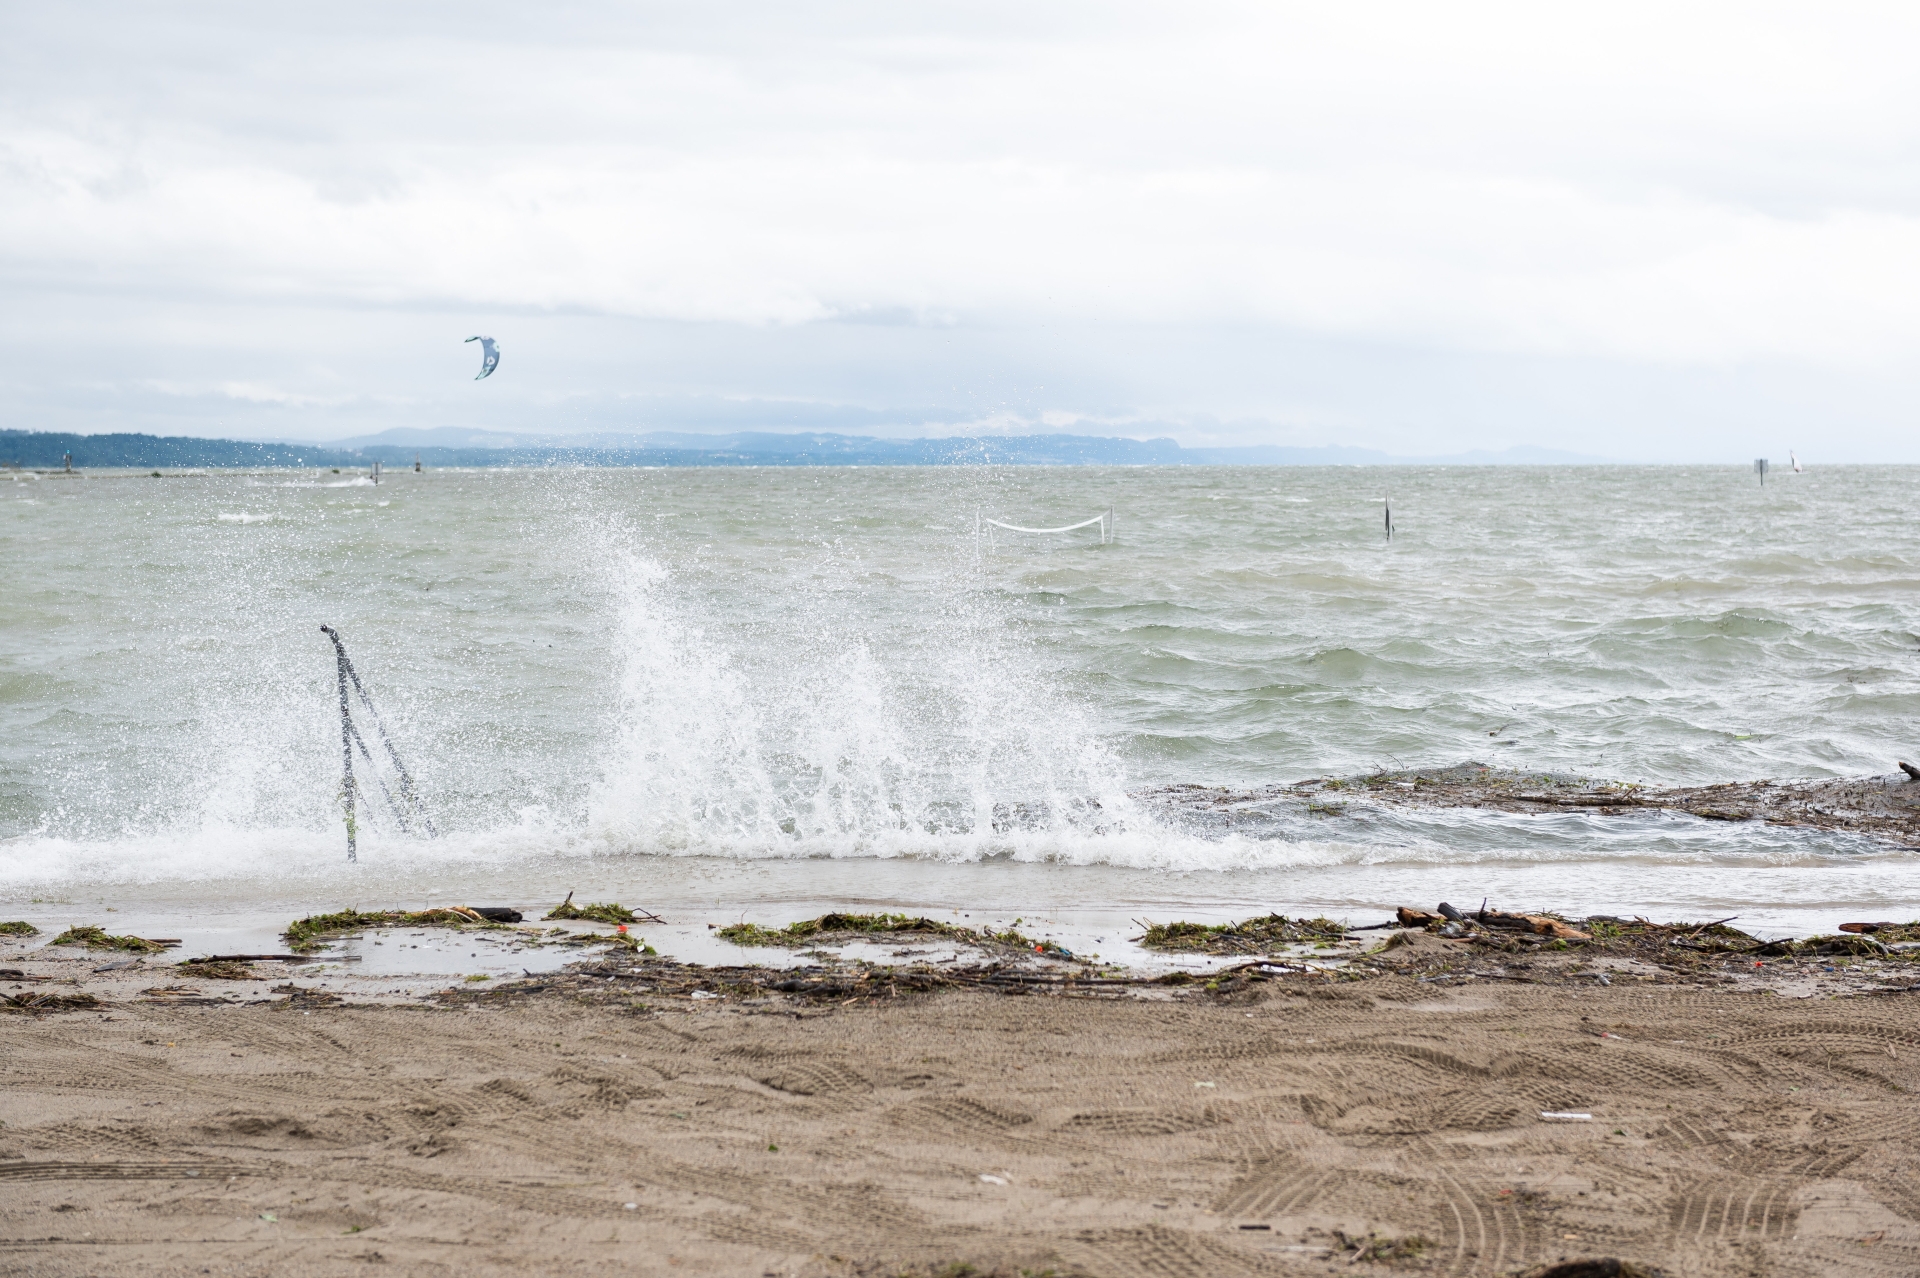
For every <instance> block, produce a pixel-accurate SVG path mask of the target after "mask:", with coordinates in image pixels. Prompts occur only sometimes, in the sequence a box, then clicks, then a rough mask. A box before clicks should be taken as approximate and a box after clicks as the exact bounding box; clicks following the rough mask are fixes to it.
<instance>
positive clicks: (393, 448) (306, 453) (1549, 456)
mask: <svg viewBox="0 0 1920 1278" xmlns="http://www.w3.org/2000/svg"><path fill="white" fill-rule="evenodd" d="M410 434H416V435H418V436H422V437H427V438H448V437H455V438H471V437H472V435H473V433H472V432H462V431H457V430H445V431H439V430H436V431H420V432H402V431H389V432H387V433H386V436H389V437H390V436H396V435H398V436H403V438H401V439H389V438H387V437H383V436H373V437H369V438H367V439H364V440H348V441H345V442H344V444H342V445H335V446H332V447H327V446H323V445H318V444H314V445H308V444H287V443H263V442H259V441H253V440H238V439H216V438H199V437H193V436H184V435H180V436H176V435H143V434H107V435H80V434H74V433H71V432H59V431H17V430H5V431H0V466H5V467H7V468H10V469H20V470H41V471H53V470H60V471H64V469H65V467H66V465H67V459H68V458H69V457H71V459H72V465H73V467H74V468H75V469H76V470H113V469H128V470H150V469H152V468H154V467H160V468H162V469H165V468H168V467H172V468H174V469H190V470H197V469H207V470H235V469H245V468H263V467H267V468H278V469H287V468H299V467H316V466H317V467H333V466H340V467H343V468H344V467H348V466H352V467H361V466H370V465H372V464H373V463H374V462H376V461H377V462H379V463H380V464H381V465H382V466H383V467H385V468H388V469H392V470H398V469H400V468H401V467H403V466H411V465H413V463H414V461H415V459H416V458H417V459H418V460H419V461H420V462H421V464H422V465H425V466H436V467H450V466H480V467H553V466H591V467H598V466H634V467H639V466H645V467H663V466H665V467H680V466H710V467H711V466H978V465H988V466H1610V465H1623V464H1628V465H1630V464H1633V463H1621V462H1614V461H1609V460H1607V459H1605V458H1599V457H1584V456H1581V455H1579V454H1576V453H1566V452H1560V451H1557V450H1553V449H1543V448H1509V449H1507V450H1505V451H1504V452H1498V453H1495V452H1485V451H1481V452H1469V453H1459V454H1452V455H1448V456H1436V457H1399V456H1395V455H1393V454H1391V453H1383V452H1378V451H1376V450H1374V449H1367V448H1346V447H1324V448H1282V447H1277V446H1261V447H1252V448H1184V447H1182V446H1181V445H1180V444H1178V443H1176V442H1174V441H1173V440H1171V439H1148V440H1138V439H1118V438H1107V437H1101V436H1094V435H1009V436H988V437H971V436H952V437H947V438H940V439H878V438H873V437H869V436H859V435H830V434H811V433H810V434H774V433H745V434H733V435H716V436H712V437H711V443H710V444H709V443H707V441H706V438H705V437H699V436H687V435H671V436H645V435H642V436H634V437H631V442H613V441H611V440H608V441H606V442H599V441H598V440H596V441H595V442H580V441H578V440H572V441H570V440H569V439H568V438H567V437H561V438H559V439H556V440H555V441H554V442H553V443H550V444H549V443H539V444H523V443H521V442H519V440H517V439H515V438H514V437H512V436H504V435H503V436H498V437H497V438H498V439H500V440H508V441H512V442H509V443H491V442H489V443H462V444H448V443H426V442H409V441H408V440H407V439H405V438H404V436H406V435H410ZM696 440H698V441H699V442H698V443H696V442H694V441H696Z"/></svg>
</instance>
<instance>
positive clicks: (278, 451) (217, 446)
mask: <svg viewBox="0 0 1920 1278" xmlns="http://www.w3.org/2000/svg"><path fill="white" fill-rule="evenodd" d="M69 453H71V454H72V455H73V465H74V468H75V469H76V470H117V469H122V468H127V467H131V468H135V469H145V468H147V467H154V466H158V467H167V468H173V469H188V470H200V469H206V468H214V467H219V468H226V467H260V466H361V465H364V464H365V461H364V460H363V459H362V458H361V457H360V455H359V454H358V453H354V452H351V451H347V450H341V449H329V448H319V447H316V446H314V445H311V444H260V443H252V442H249V441H247V440H239V439H191V438H188V437H186V436H180V435H65V434H55V433H53V432H49V431H27V430H0V465H6V466H21V467H26V468H28V469H31V470H58V469H60V467H61V466H62V465H63V464H64V461H63V459H64V457H65V455H66V454H69Z"/></svg>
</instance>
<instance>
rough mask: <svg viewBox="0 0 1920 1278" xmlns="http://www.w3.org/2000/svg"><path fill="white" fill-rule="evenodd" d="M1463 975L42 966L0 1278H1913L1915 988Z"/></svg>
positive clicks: (20, 1019) (1411, 962) (1527, 972)
mask: <svg viewBox="0 0 1920 1278" xmlns="http://www.w3.org/2000/svg"><path fill="white" fill-rule="evenodd" d="M1396 935H1398V934H1396ZM1448 946H1449V943H1448V942H1446V941H1443V940H1442V939H1440V938H1437V937H1435V936H1433V935H1432V934H1430V933H1425V932H1407V933H1405V934H1404V939H1403V940H1402V941H1401V943H1399V944H1397V945H1395V946H1394V947H1393V948H1392V949H1390V950H1387V951H1383V953H1385V954H1387V955H1390V956H1393V957H1394V959H1395V962H1396V963H1397V964H1398V966H1392V967H1389V966H1376V968H1375V969H1373V970H1372V971H1371V972H1370V974H1369V975H1367V976H1366V978H1365V979H1332V978H1331V977H1330V976H1329V975H1328V974H1326V973H1293V972H1286V971H1278V970H1276V971H1275V972H1274V973H1273V974H1272V975H1270V976H1268V977H1266V978H1265V979H1260V980H1238V979H1230V980H1223V981H1217V982H1213V983H1211V987H1209V985H1208V984H1202V983H1198V982H1194V983H1188V984H1160V985H1148V984H1135V985H1131V986H1100V985H1097V984H1085V985H1083V986H1081V987H1079V988H1078V989H1073V990H1070V989H1066V988H1065V987H1062V986H1060V985H1058V984H1057V983H1056V984H1055V985H1054V986H1051V987H1044V986H1036V987H1034V989H1033V992H1029V993H1024V994H1022V993H1019V992H1018V990H1019V987H1018V986H1017V985H1006V986H1002V987H998V988H997V989H989V988H982V987H976V988H935V989H933V990H931V991H930V992H921V993H916V992H915V991H914V990H913V989H912V988H911V987H910V985H908V984H903V983H899V982H893V983H892V984H891V986H890V987H882V986H880V985H878V984H875V983H873V982H871V981H869V982H866V983H865V984H864V985H856V986H855V987H854V988H853V989H852V992H851V993H848V994H846V996H845V997H840V996H839V993H838V992H836V993H835V994H834V995H833V996H831V997H827V996H823V994H822V993H821V991H819V990H815V991H813V992H812V993H811V994H808V993H791V992H788V993H782V992H779V991H777V990H773V989H771V988H760V989H748V988H746V987H744V986H741V985H739V984H737V983H733V984H730V983H729V979H730V978H729V979H721V978H718V977H715V976H714V975H713V970H712V969H701V968H694V967H690V966H687V965H681V964H675V963H672V962H671V961H670V960H664V959H654V958H646V957H642V956H637V955H619V956H618V957H616V958H600V959H589V960H584V961H582V962H579V963H576V964H574V965H573V966H572V967H571V968H570V969H569V970H568V971H567V972H565V973H562V974H559V975H557V976H550V977H544V978H540V979H529V980H527V981H524V982H521V983H520V984H519V986H518V987H517V988H513V987H497V988H488V989H484V990H476V989H473V988H456V989H449V990H445V991H442V992H441V993H440V994H439V995H438V996H436V997H433V998H430V999H425V1000H420V999H393V998H386V999H385V1000H384V1001H383V1000H380V999H377V998H376V991H375V990H373V989H372V988H371V985H372V982H371V981H368V982H365V983H366V984H367V985H368V986H369V988H368V989H366V990H362V991H356V989H355V988H354V986H355V982H354V981H353V980H352V979H351V978H337V979H333V980H330V981H329V982H328V983H327V988H326V989H321V988H320V987H319V985H318V984H317V983H316V982H314V981H311V980H307V979H301V978H294V979H291V980H289V979H286V978H285V977H284V976H283V975H281V974H275V975H272V976H268V977H267V978H266V979H259V980H251V981H242V980H214V979H182V978H180V977H178V976H177V975H174V973H177V972H178V970H179V969H177V968H169V967H168V965H167V964H165V963H142V964H141V965H140V966H137V967H131V968H122V969H119V970H115V971H108V972H96V971H95V970H94V969H95V968H98V967H101V966H104V964H103V962H102V960H101V959H99V958H97V957H94V956H92V955H90V954H87V953H86V952H83V951H75V950H73V949H71V948H64V949H41V950H36V951H33V952H32V954H31V955H30V956H28V957H9V958H8V959H7V962H9V963H14V964H17V965H18V966H16V967H12V968H9V969H7V970H8V971H11V972H14V973H17V974H18V975H19V977H20V978H21V979H17V980H3V979H0V985H4V988H5V990H6V992H8V994H9V997H12V998H16V999H20V1000H28V999H31V998H36V997H37V998H41V999H43V1000H44V999H46V998H50V997H51V998H61V999H65V998H72V997H75V996H76V995H79V994H82V993H84V994H87V995H90V996H92V997H93V998H94V999H96V1000H97V1003H96V1004H95V1005H94V1006H90V1007H83V1008H78V1009H74V1010H64V1011H62V1010H53V1009H54V1008H55V1007H57V1006H58V1005H57V1004H49V1005H48V1006H47V1008H46V1010H41V1011H29V1010H16V1011H15V1013H14V1014H13V1015H10V1016H7V1017H5V1018H4V1019H0V1026H3V1027H4V1031H5V1032H4V1035H0V1045H3V1046H0V1053H3V1059H4V1069H5V1080H6V1086H5V1087H4V1088H3V1089H0V1120H3V1121H4V1123H5V1126H4V1128H0V1183H4V1184H5V1186H6V1191H5V1193H3V1194H0V1219H3V1220H4V1238H5V1241H4V1243H3V1244H0V1272H4V1273H8V1274H36V1275H39V1274H44V1275H68V1274H71V1275H82V1274H86V1275H117V1274H141V1275H159V1274H182V1275H192V1274H215V1275H219V1274H232V1275H242V1274H247V1275H251V1274H273V1275H305V1274H316V1275H318V1274H368V1273H382V1272H389V1273H410V1274H411V1273H420V1274H433V1273H442V1272H445V1273H453V1272H459V1273H463V1274H526V1273H535V1272H537V1273H568V1272H576V1271H580V1272H585V1271H589V1270H592V1271H600V1272H617V1273H636V1274H695V1273H712V1274H728V1275H733V1274H753V1275H782V1276H786V1275H809V1276H812V1275H819V1276H822V1278H824V1276H826V1275H849V1276H852V1275H858V1276H860V1278H877V1276H880V1275H886V1276H888V1278H892V1276H894V1275H915V1276H921V1278H930V1276H933V1275H949V1276H953V1275H964V1274H974V1273H977V1274H996V1273H997V1274H1006V1275H1013V1274H1044V1273H1049V1272H1050V1273H1053V1274H1057V1275H1069V1274H1085V1275H1115V1276H1133V1275H1140V1276H1142V1278H1145V1276H1147V1275H1195V1276H1196V1278H1197V1276H1198V1275H1222V1274H1249V1275H1252V1274H1294V1273H1300V1274H1305V1273H1328V1272H1343V1273H1352V1272H1378V1273H1387V1272H1419V1273H1435V1274H1471V1275H1483V1274H1484V1275H1512V1274H1520V1273H1528V1272H1534V1271H1536V1270H1538V1269H1539V1268H1540V1267H1541V1266H1552V1265H1554V1264H1558V1263H1561V1262H1563V1261H1574V1260H1596V1259H1600V1260H1605V1259H1612V1260H1619V1261H1622V1262H1625V1263H1626V1264H1627V1265H1629V1266H1638V1267H1639V1270H1640V1271H1642V1272H1648V1273H1653V1272H1664V1273H1667V1274H1671V1275H1680V1274H1688V1275H1723V1274H1724V1275H1776V1274H1777V1275H1788V1274H1793V1275H1806V1274H1863V1275H1864V1274H1876V1275H1877V1274H1884V1275H1898V1274H1912V1273H1915V1272H1920V1168H1917V1167H1916V1159H1915V1157H1914V1154H1913V1150H1914V1148H1915V1139H1916V1136H1920V1116H1917V1115H1920V1111H1916V1109H1915V1106H1914V1104H1913V1101H1912V1091H1913V1089H1914V1088H1916V1087H1920V995H1916V994H1914V993H1911V992H1878V991H1883V990H1884V991H1894V990H1900V989H1902V988H1903V987H1902V986H1899V985H1895V984H1890V983H1889V981H1888V978H1886V977H1885V976H1882V977H1880V978H1878V983H1876V982H1875V981H1872V980H1865V981H1863V980H1862V978H1861V977H1860V976H1859V974H1858V973H1857V972H1855V973H1853V974H1851V975H1850V974H1849V973H1847V972H1845V971H1838V970H1836V971H1833V972H1829V971H1827V970H1826V969H1827V968H1828V967H1830V966H1832V965H1831V964H1819V963H1816V964H1812V965H1809V964H1799V965H1798V966H1797V967H1796V965H1793V964H1780V965H1777V966H1778V969H1779V970H1778V971H1775V970H1774V969H1773V968H1769V969H1767V970H1765V971H1763V972H1762V973H1761V974H1760V975H1759V976H1758V977H1743V978H1741V979H1739V980H1736V979H1735V978H1733V977H1731V976H1728V975H1726V974H1724V973H1719V974H1714V973H1707V972H1691V973H1690V972H1688V971H1685V970H1670V969H1662V968H1654V967H1651V966H1649V967H1646V969H1645V970H1644V971H1638V970H1632V967H1631V964H1627V965H1625V966H1622V965H1616V966H1615V967H1613V968H1612V969H1611V970H1612V971H1613V977H1614V979H1612V980H1611V981H1610V982H1609V983H1607V984H1600V983H1598V982H1597V980H1576V979H1573V977H1574V976H1576V975H1585V976H1591V975H1592V972H1593V965H1592V964H1591V963H1589V964H1585V965H1578V964H1575V963H1574V961H1573V960H1572V959H1571V958H1568V957H1567V956H1560V955H1549V956H1540V957H1538V958H1534V959H1527V960H1512V959H1510V958H1508V957H1503V956H1498V955H1496V956H1495V957H1497V958H1500V961H1501V962H1502V963H1503V964H1505V966H1501V967H1498V968H1492V967H1486V966H1485V965H1484V964H1482V965H1481V966H1479V967H1478V968H1477V969H1476V968H1475V967H1474V965H1473V964H1462V963H1460V962H1457V961H1455V960H1456V957H1457V956H1455V955H1454V954H1452V953H1451V952H1446V953H1442V951H1447V950H1448ZM1443 960H1444V961H1443ZM1516 962H1518V964H1519V966H1518V967H1517V968H1516V967H1515V966H1514V964H1515V963H1516ZM1556 962H1558V963H1562V964H1567V965H1568V966H1564V967H1562V968H1558V969H1556V968H1555V967H1554V966H1553V965H1554V963H1556ZM260 966H261V967H267V966H270V965H265V964H263V965H260ZM1056 966H1057V965H1056ZM1442 970H1444V971H1445V972H1446V973H1447V974H1446V975H1445V976H1444V977H1443V978H1436V977H1432V976H1429V977H1427V978H1424V979H1423V978H1422V977H1421V976H1420V975H1418V974H1417V973H1419V972H1421V971H1442ZM1556 973H1557V974H1558V975H1556ZM1254 974H1255V975H1258V973H1257V972H1256V973H1254ZM35 977H39V978H42V979H39V980H35V979H33V978H35ZM1549 1114H1572V1115H1580V1114H1585V1115H1589V1116H1590V1117H1588V1118H1579V1117H1572V1118H1566V1119H1556V1118H1549V1117H1545V1115H1549ZM967 1266H971V1268H967ZM1548 1272H1551V1270H1549V1271H1548ZM1560 1272H1563V1273H1570V1274H1571V1273H1603V1272H1615V1271H1611V1270H1607V1269H1605V1268H1604V1267H1603V1268H1599V1269H1588V1270H1561V1271H1560ZM1619 1272H1634V1270H1633V1269H1631V1268H1629V1269H1626V1270H1624V1271H1619Z"/></svg>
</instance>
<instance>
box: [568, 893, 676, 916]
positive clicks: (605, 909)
mask: <svg viewBox="0 0 1920 1278" xmlns="http://www.w3.org/2000/svg"><path fill="white" fill-rule="evenodd" d="M640 914H646V911H644V910H642V911H640ZM640 914H636V913H634V911H632V910H629V909H628V908H627V907H626V906H624V905H622V904H620V903H619V902H618V901H607V902H604V903H603V904H600V905H575V904H574V903H573V893H571V892H569V893H567V899H566V900H564V901H562V902H560V904H558V905H556V906H554V907H553V909H552V910H550V911H548V913H547V915H546V919H547V920H553V919H588V920H591V921H592V922H595V923H638V922H640V921H641V920H640ZM646 916H647V918H648V919H650V920H652V921H654V922H658V921H659V920H658V918H657V917H656V916H654V915H651V914H647V915H646Z"/></svg>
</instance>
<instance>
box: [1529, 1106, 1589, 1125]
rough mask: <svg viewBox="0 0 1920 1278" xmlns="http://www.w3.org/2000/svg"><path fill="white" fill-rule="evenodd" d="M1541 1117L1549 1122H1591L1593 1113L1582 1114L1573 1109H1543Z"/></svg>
mask: <svg viewBox="0 0 1920 1278" xmlns="http://www.w3.org/2000/svg"><path fill="white" fill-rule="evenodd" d="M1540 1117H1541V1118H1542V1119H1543V1120H1544V1121H1546V1122H1549V1123H1591V1122H1592V1121H1593V1115H1592V1114H1582V1113H1580V1112H1579V1111H1577V1110H1571V1109H1543V1110H1541V1111H1540Z"/></svg>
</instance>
